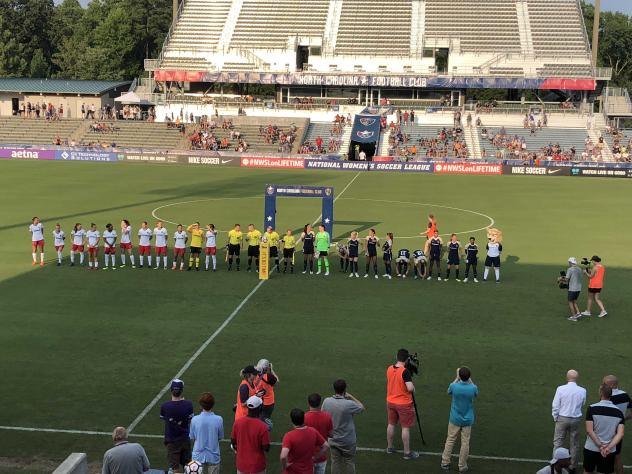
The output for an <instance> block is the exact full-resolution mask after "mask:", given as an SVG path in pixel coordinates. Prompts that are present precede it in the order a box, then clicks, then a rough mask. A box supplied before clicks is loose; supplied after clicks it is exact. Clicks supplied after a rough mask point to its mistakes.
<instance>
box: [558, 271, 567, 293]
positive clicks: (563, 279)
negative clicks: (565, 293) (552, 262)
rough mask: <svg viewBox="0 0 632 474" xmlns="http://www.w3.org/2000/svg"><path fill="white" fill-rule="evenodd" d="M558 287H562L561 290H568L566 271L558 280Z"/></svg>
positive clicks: (561, 273)
mask: <svg viewBox="0 0 632 474" xmlns="http://www.w3.org/2000/svg"><path fill="white" fill-rule="evenodd" d="M557 285H558V286H559V287H560V290H565V289H568V278H566V272H565V271H564V270H562V271H561V272H560V276H559V277H558V278H557Z"/></svg>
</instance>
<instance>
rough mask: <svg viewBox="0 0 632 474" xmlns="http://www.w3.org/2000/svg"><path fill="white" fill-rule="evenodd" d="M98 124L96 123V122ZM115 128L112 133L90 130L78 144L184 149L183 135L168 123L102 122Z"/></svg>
mask: <svg viewBox="0 0 632 474" xmlns="http://www.w3.org/2000/svg"><path fill="white" fill-rule="evenodd" d="M94 123H96V122H94ZM98 123H103V124H105V125H108V126H111V127H113V129H114V131H112V132H96V131H94V130H90V129H88V130H87V131H86V133H84V135H83V136H82V137H81V140H79V141H78V143H81V144H84V145H87V144H89V143H107V144H111V143H115V144H116V145H117V146H121V147H132V148H161V149H177V148H182V141H183V138H182V135H181V134H180V133H179V132H178V130H177V129H175V128H168V127H167V124H166V123H154V122H141V121H135V120H129V121H128V120H119V121H116V122H113V121H109V120H106V121H100V122H98Z"/></svg>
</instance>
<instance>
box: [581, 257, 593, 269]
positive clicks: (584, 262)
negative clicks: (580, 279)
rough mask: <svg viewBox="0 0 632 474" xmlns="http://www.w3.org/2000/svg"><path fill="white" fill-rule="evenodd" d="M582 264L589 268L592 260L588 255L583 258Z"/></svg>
mask: <svg viewBox="0 0 632 474" xmlns="http://www.w3.org/2000/svg"><path fill="white" fill-rule="evenodd" d="M581 264H582V266H584V267H586V268H588V267H590V266H591V265H592V262H591V261H590V260H588V259H587V258H586V257H584V258H582V261H581Z"/></svg>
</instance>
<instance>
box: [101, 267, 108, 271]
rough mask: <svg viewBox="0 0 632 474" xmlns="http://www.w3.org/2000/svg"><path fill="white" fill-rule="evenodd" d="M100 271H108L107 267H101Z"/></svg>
mask: <svg viewBox="0 0 632 474" xmlns="http://www.w3.org/2000/svg"><path fill="white" fill-rule="evenodd" d="M101 270H109V268H108V267H103V268H102V269H101Z"/></svg>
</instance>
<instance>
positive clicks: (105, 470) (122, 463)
mask: <svg viewBox="0 0 632 474" xmlns="http://www.w3.org/2000/svg"><path fill="white" fill-rule="evenodd" d="M112 440H113V441H114V447H113V448H110V449H108V450H107V451H106V452H105V454H104V455H103V467H102V469H101V474H142V473H143V472H146V471H149V459H147V454H145V450H144V449H143V447H142V446H141V445H140V444H138V443H130V442H129V441H127V430H126V429H125V428H123V427H122V426H118V427H116V428H114V431H113V433H112Z"/></svg>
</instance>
